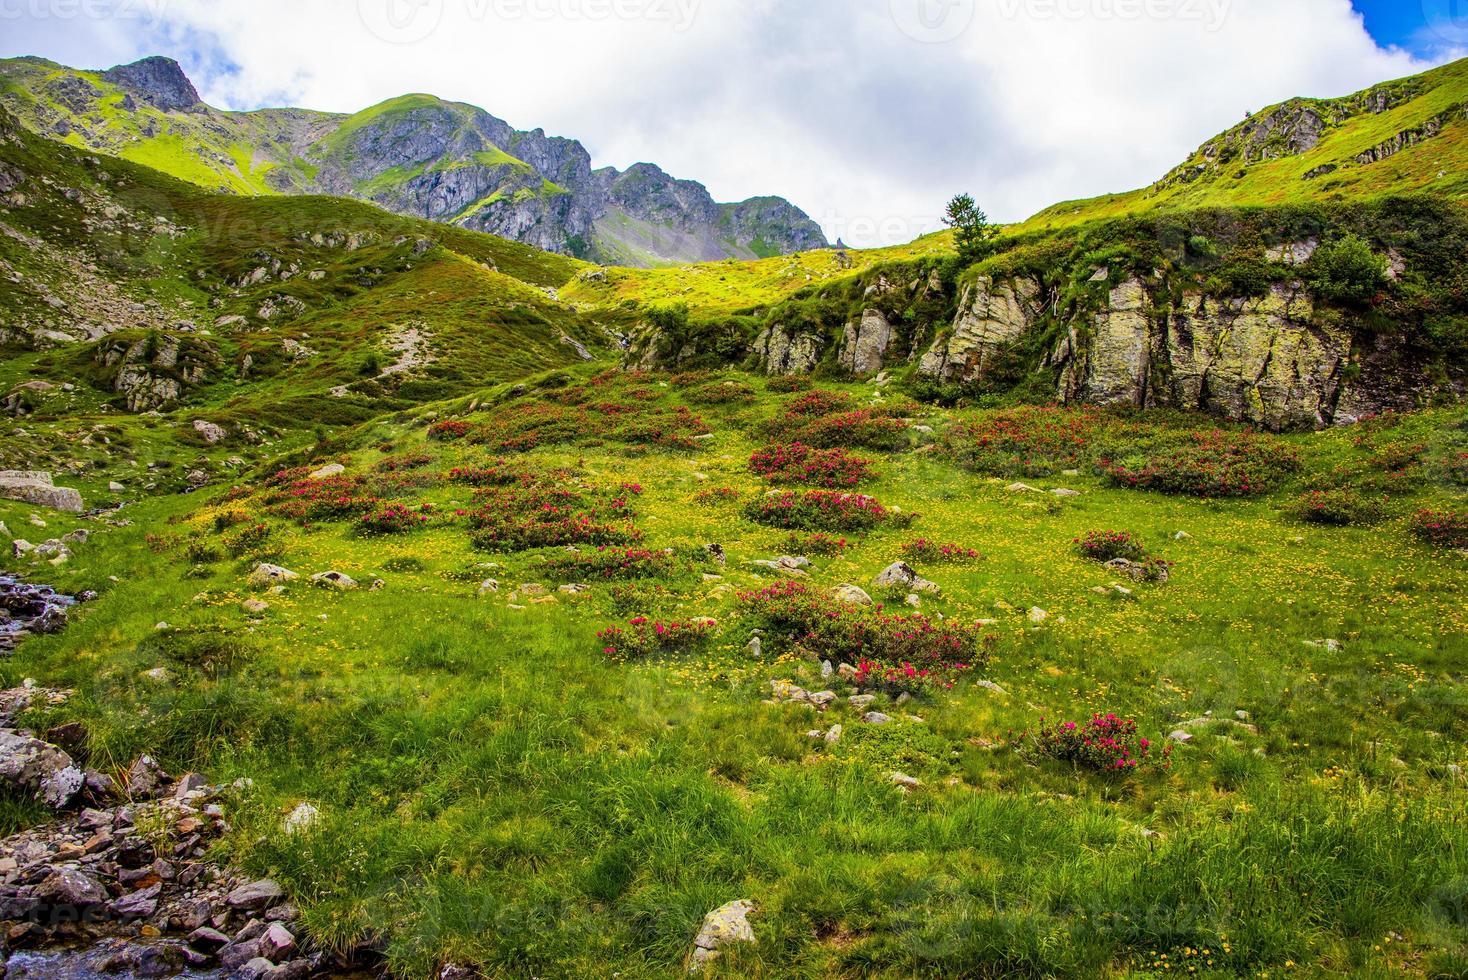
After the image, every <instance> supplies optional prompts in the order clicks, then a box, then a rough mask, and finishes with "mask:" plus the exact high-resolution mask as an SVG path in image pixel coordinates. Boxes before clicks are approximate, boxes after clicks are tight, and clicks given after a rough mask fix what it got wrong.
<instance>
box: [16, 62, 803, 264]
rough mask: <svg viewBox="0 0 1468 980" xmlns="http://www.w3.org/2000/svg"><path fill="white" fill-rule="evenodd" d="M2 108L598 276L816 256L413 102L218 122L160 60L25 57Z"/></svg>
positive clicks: (217, 184)
mask: <svg viewBox="0 0 1468 980" xmlns="http://www.w3.org/2000/svg"><path fill="white" fill-rule="evenodd" d="M0 104H4V105H5V106H6V107H7V108H9V109H10V110H11V111H12V112H13V113H14V114H15V115H16V116H17V117H18V118H19V119H20V120H21V121H22V122H23V123H24V124H26V125H27V126H28V127H29V128H31V129H32V130H33V131H35V132H37V133H40V134H42V135H47V136H51V137H52V138H56V139H60V140H62V141H64V142H69V143H71V144H72V145H74V146H79V147H84V148H87V149H91V150H95V151H99V152H106V153H112V154H114V155H118V156H122V157H124V158H125V159H130V160H133V161H134V162H139V163H144V164H147V165H149V166H152V167H154V168H155V169H159V170H162V171H164V172H165V173H169V174H171V175H173V176H176V177H179V178H181V179H183V180H187V181H189V182H191V183H194V184H197V185H199V186H201V187H204V188H206V189H210V190H220V191H225V192H229V193H237V194H257V195H258V194H302V193H323V194H330V195H334V196H341V197H353V198H357V199H359V200H366V201H370V202H372V203H375V204H378V205H379V206H381V207H384V208H386V209H387V210H390V211H394V212H396V213H398V214H403V215H407V216H412V217H422V218H428V219H430V220H434V221H440V222H443V223H447V224H455V225H459V226H461V227H465V228H468V229H471V230H474V231H484V232H488V233H490V234H496V235H499V236H501V237H505V238H510V239H513V240H516V241H522V242H525V243H527V244H532V245H535V246H537V247H539V248H542V249H545V250H547V251H553V252H560V253H562V254H567V255H572V256H575V257H578V258H585V259H588V260H592V261H601V262H604V263H608V264H620V265H630V266H644V267H652V266H659V265H666V264H672V263H677V262H685V261H715V260H720V259H728V258H735V259H755V258H767V257H770V256H773V255H780V254H788V253H790V252H796V251H805V250H810V249H816V248H825V247H827V246H828V243H827V241H826V238H825V235H824V233H823V232H822V231H821V230H820V227H819V226H818V225H817V224H816V223H815V222H814V221H812V220H811V219H810V217H809V216H808V215H806V214H805V213H804V212H803V211H801V210H800V209H799V208H797V207H796V206H795V205H793V204H790V203H789V202H788V201H786V200H784V199H783V198H777V197H769V196H760V197H754V198H750V199H749V200H747V201H741V202H733V203H721V202H716V201H715V200H714V199H713V197H712V195H711V194H709V192H708V190H707V188H705V187H704V186H703V185H702V184H700V183H698V182H696V181H692V180H680V179H676V178H674V177H672V176H671V175H669V174H667V173H666V172H665V171H663V170H662V168H660V167H658V166H656V165H655V164H651V163H639V164H634V165H633V166H632V167H629V168H628V169H627V170H626V171H619V170H617V169H616V168H613V167H602V168H593V166H592V161H591V155H590V153H589V152H588V151H587V150H586V148H585V147H584V146H583V145H582V144H581V143H580V142H579V141H577V140H574V139H570V138H566V137H555V136H548V135H547V134H546V133H545V131H544V130H543V129H539V128H537V129H531V130H517V129H515V128H514V127H512V126H510V124H509V123H507V122H505V121H504V120H502V119H499V118H497V117H495V116H493V115H491V114H490V113H488V112H486V111H485V110H483V109H481V108H479V107H477V106H472V105H469V104H467V103H462V102H449V101H447V100H443V99H440V98H438V97H436V96H432V95H426V94H422V93H415V94H409V95H403V96H398V97H396V98H393V99H389V100H386V101H384V102H381V103H378V104H377V105H374V106H369V107H368V108H366V109H363V110H362V111H360V112H357V113H351V114H339V113H326V112H317V111H314V110H305V109H295V108H288V107H287V108H268V109H257V110H250V111H245V112H230V111H223V110H218V109H215V108H213V107H211V106H208V105H207V104H205V103H204V102H202V101H201V100H200V99H199V96H198V93H197V91H196V90H195V89H194V87H193V84H192V82H191V81H190V80H189V79H188V76H187V74H186V73H185V72H184V71H183V69H182V67H181V66H179V64H178V63H177V62H176V61H173V60H172V59H169V58H165V57H161V56H152V57H149V58H145V59H142V60H141V61H138V62H134V63H132V64H129V65H119V66H116V67H114V68H111V69H108V70H106V71H91V70H78V69H71V68H67V67H65V66H62V65H58V64H56V63H54V62H51V61H47V60H45V59H40V58H33V57H27V58H16V59H7V60H0Z"/></svg>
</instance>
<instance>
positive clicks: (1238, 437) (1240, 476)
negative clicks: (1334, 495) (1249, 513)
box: [1096, 430, 1300, 497]
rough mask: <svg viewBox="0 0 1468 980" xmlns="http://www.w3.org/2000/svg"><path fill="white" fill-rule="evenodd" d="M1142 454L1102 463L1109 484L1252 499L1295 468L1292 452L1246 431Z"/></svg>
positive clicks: (1198, 437)
mask: <svg viewBox="0 0 1468 980" xmlns="http://www.w3.org/2000/svg"><path fill="white" fill-rule="evenodd" d="M1165 442H1166V443H1168V444H1165V445H1162V446H1160V447H1159V448H1157V449H1154V450H1152V451H1151V452H1147V453H1144V454H1137V455H1132V456H1128V457H1125V458H1102V459H1100V460H1098V461H1097V464H1096V465H1097V468H1098V469H1099V470H1100V471H1101V473H1102V474H1103V475H1104V476H1105V477H1106V478H1107V480H1108V481H1109V482H1110V483H1111V484H1112V486H1117V487H1128V488H1132V489H1138V490H1157V491H1160V492H1162V493H1178V494H1187V495H1190V496H1194V497H1252V496H1257V495H1259V494H1263V493H1268V492H1269V491H1270V490H1273V489H1274V488H1275V487H1276V486H1277V485H1278V484H1279V483H1280V482H1281V480H1283V479H1284V477H1286V476H1288V475H1289V474H1291V473H1294V472H1295V471H1297V470H1298V469H1299V468H1300V458H1299V455H1298V454H1297V453H1295V451H1294V450H1292V449H1290V448H1289V447H1288V446H1285V445H1284V444H1282V443H1280V442H1278V441H1277V440H1275V439H1272V438H1269V437H1265V436H1260V435H1256V434H1254V433H1249V432H1225V431H1222V430H1215V431H1212V432H1192V433H1187V434H1185V435H1184V436H1183V437H1182V438H1181V439H1180V440H1166V441H1165Z"/></svg>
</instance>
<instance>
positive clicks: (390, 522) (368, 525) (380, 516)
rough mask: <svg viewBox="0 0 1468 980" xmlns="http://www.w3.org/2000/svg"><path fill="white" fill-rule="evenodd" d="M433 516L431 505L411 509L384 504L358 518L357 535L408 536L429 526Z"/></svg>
mask: <svg viewBox="0 0 1468 980" xmlns="http://www.w3.org/2000/svg"><path fill="white" fill-rule="evenodd" d="M432 514H433V506H432V505H431V504H423V505H422V506H420V507H409V506H408V505H406V504H384V505H382V506H381V507H378V508H376V509H374V510H371V511H369V512H367V513H366V514H363V515H362V516H361V517H359V518H357V533H358V534H361V535H364V536H366V537H380V536H384V535H389V534H407V533H408V532H409V531H418V530H421V529H422V528H424V527H427V526H428V521H429V518H430V516H431V515H432Z"/></svg>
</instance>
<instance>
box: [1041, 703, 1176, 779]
mask: <svg viewBox="0 0 1468 980" xmlns="http://www.w3.org/2000/svg"><path fill="white" fill-rule="evenodd" d="M1020 738H1021V743H1022V746H1023V748H1024V750H1025V751H1027V752H1029V753H1031V754H1033V755H1037V756H1041V757H1043V758H1047V759H1054V760H1056V761H1057V762H1068V763H1070V764H1071V765H1072V766H1075V767H1076V768H1077V769H1088V770H1090V771H1092V772H1098V773H1103V774H1106V775H1111V776H1121V777H1126V776H1130V775H1132V774H1133V773H1135V772H1138V771H1140V770H1143V769H1148V768H1166V767H1167V765H1168V760H1169V759H1170V757H1171V756H1172V746H1171V745H1167V746H1164V747H1163V748H1162V750H1161V751H1154V747H1153V745H1152V742H1151V741H1150V740H1148V739H1146V738H1143V737H1142V736H1141V735H1140V734H1139V733H1138V727H1137V723H1136V721H1135V720H1133V719H1131V718H1125V719H1123V718H1119V717H1117V716H1116V715H1114V714H1108V715H1096V716H1095V717H1093V718H1092V719H1091V720H1090V721H1088V722H1086V723H1084V724H1080V723H1077V722H1074V721H1067V722H1062V723H1060V724H1058V725H1049V724H1046V723H1045V720H1044V719H1043V718H1042V719H1040V728H1039V730H1038V731H1036V732H1034V733H1033V734H1027V735H1023V736H1021V737H1020Z"/></svg>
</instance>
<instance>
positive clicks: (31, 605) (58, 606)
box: [0, 575, 76, 655]
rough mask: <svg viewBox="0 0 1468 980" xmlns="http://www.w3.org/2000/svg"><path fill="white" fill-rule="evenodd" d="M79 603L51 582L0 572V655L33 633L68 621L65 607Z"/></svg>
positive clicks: (44, 630)
mask: <svg viewBox="0 0 1468 980" xmlns="http://www.w3.org/2000/svg"><path fill="white" fill-rule="evenodd" d="M74 605H76V600H75V599H74V598H72V597H71V596H69V595H62V594H61V593H60V592H57V591H56V590H55V589H53V588H51V587H50V586H49V585H31V584H29V583H27V582H23V581H21V580H20V579H18V578H15V577H13V576H10V575H0V655H4V654H7V653H9V652H11V651H12V650H14V649H15V647H16V644H18V643H19V642H20V641H21V640H23V639H25V637H27V636H29V635H30V634H32V633H55V632H57V631H58V630H60V629H61V627H63V626H64V625H66V611H67V610H68V609H70V608H71V607H72V606H74Z"/></svg>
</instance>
